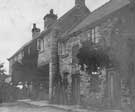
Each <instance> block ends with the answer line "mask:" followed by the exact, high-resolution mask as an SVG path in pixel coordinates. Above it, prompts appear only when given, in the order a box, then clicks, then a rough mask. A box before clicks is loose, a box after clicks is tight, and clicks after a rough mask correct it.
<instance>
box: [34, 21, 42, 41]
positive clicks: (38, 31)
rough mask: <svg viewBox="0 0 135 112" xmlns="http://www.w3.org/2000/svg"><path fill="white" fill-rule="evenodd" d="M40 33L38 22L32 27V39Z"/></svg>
mask: <svg viewBox="0 0 135 112" xmlns="http://www.w3.org/2000/svg"><path fill="white" fill-rule="evenodd" d="M39 34H40V29H39V28H37V27H36V24H35V23H33V28H32V39H35V38H37V37H38V36H39Z"/></svg>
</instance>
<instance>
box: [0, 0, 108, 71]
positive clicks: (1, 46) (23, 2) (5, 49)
mask: <svg viewBox="0 0 135 112" xmlns="http://www.w3.org/2000/svg"><path fill="white" fill-rule="evenodd" d="M107 1H109V0H86V5H87V7H88V8H89V9H90V10H91V11H93V10H94V9H96V8H97V7H99V6H101V5H102V4H104V3H105V2H107ZM74 2H75V0H0V62H4V63H5V68H6V70H7V71H8V61H7V58H9V57H10V56H11V55H13V54H14V53H15V51H16V50H18V49H19V48H20V47H21V46H22V45H23V44H24V43H25V42H27V41H29V40H31V38H32V37H31V28H32V24H33V23H37V27H39V28H41V30H43V17H44V15H45V14H46V13H48V12H49V10H50V9H51V8H53V9H54V12H55V13H56V14H57V15H58V17H60V16H62V15H63V14H64V13H65V12H67V11H68V10H69V9H71V8H72V7H73V6H74Z"/></svg>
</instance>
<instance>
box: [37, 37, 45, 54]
mask: <svg viewBox="0 0 135 112" xmlns="http://www.w3.org/2000/svg"><path fill="white" fill-rule="evenodd" d="M37 50H38V51H41V52H42V51H44V39H38V40H37Z"/></svg>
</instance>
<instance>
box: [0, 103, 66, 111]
mask: <svg viewBox="0 0 135 112" xmlns="http://www.w3.org/2000/svg"><path fill="white" fill-rule="evenodd" d="M0 112H66V111H64V110H61V109H56V108H51V107H38V106H33V105H28V104H25V103H20V102H19V103H18V102H16V103H5V104H2V105H0Z"/></svg>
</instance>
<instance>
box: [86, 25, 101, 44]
mask: <svg viewBox="0 0 135 112" xmlns="http://www.w3.org/2000/svg"><path fill="white" fill-rule="evenodd" d="M99 37H100V33H99V27H98V26H96V27H94V28H92V29H90V30H89V31H88V38H89V40H90V41H91V42H92V43H98V42H99Z"/></svg>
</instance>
